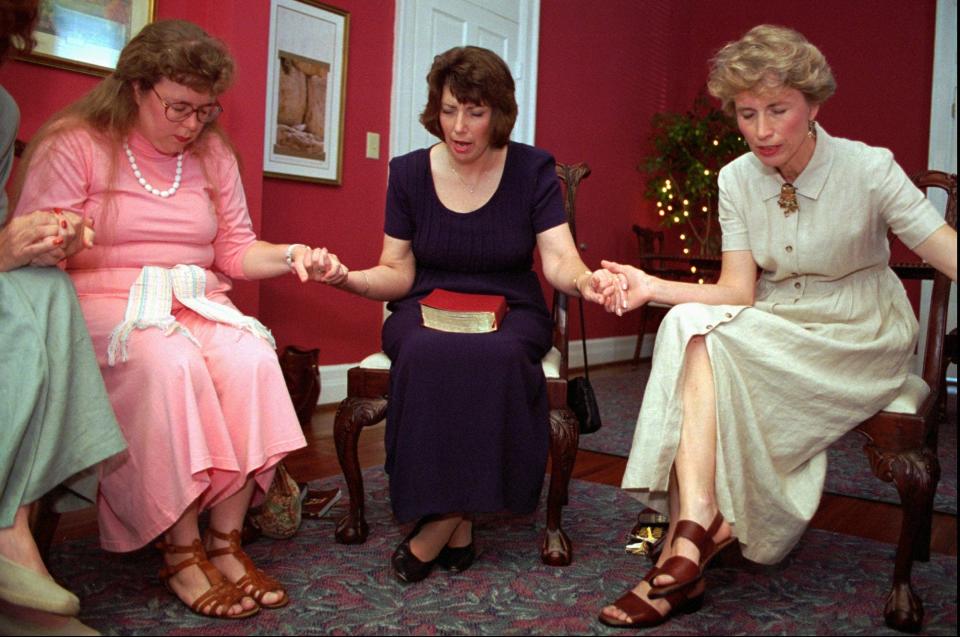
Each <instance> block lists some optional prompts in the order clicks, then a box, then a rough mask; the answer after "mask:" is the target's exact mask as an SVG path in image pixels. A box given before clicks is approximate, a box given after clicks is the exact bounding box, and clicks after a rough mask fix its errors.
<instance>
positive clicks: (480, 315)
mask: <svg viewBox="0 0 960 637" xmlns="http://www.w3.org/2000/svg"><path fill="white" fill-rule="evenodd" d="M420 313H421V314H422V315H423V325H424V327H429V328H431V329H435V330H440V331H442V332H458V333H460V334H484V333H486V332H495V331H496V330H497V327H498V326H499V325H500V322H501V321H502V320H503V317H504V315H505V314H506V313H507V300H506V299H505V298H504V297H502V296H499V295H494V294H464V293H462V292H451V291H450V290H441V289H439V288H437V289H435V290H434V291H433V292H431V293H430V294H428V295H427V296H425V297H424V298H423V299H421V300H420Z"/></svg>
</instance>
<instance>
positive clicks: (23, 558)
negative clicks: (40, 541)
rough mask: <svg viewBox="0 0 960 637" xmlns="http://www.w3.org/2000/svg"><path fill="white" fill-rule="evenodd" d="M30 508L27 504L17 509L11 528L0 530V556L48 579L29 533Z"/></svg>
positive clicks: (45, 569) (48, 574) (45, 568)
mask: <svg viewBox="0 0 960 637" xmlns="http://www.w3.org/2000/svg"><path fill="white" fill-rule="evenodd" d="M30 506H31V505H29V504H28V505H25V506H22V507H20V508H19V509H17V513H16V514H15V515H14V517H13V526H10V527H7V528H2V529H0V555H2V556H3V557H5V558H7V559H8V560H10V561H11V562H16V563H17V564H19V565H21V566H25V567H26V568H29V569H30V570H31V571H36V572H37V573H40V574H41V575H46V576H47V577H50V573H49V572H48V571H47V567H46V566H45V565H44V563H43V558H41V557H40V551H39V549H37V543H36V541H34V539H33V534H32V533H30V524H29V519H30Z"/></svg>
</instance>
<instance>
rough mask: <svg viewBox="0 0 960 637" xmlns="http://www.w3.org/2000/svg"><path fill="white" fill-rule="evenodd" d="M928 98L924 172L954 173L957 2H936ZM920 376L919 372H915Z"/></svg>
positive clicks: (935, 195)
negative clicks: (927, 128) (927, 144)
mask: <svg viewBox="0 0 960 637" xmlns="http://www.w3.org/2000/svg"><path fill="white" fill-rule="evenodd" d="M930 90H931V96H930V141H929V151H928V154H927V168H930V169H934V170H942V171H945V172H948V173H956V172H957V0H938V1H937V26H936V36H935V41H934V53H933V83H932V87H931V89H930ZM930 199H931V200H932V201H933V202H934V204H935V205H936V206H937V208H938V209H939V210H940V212H941V214H943V211H944V208H945V206H946V196H945V195H944V194H943V193H942V192H940V191H939V189H937V190H935V191H932V192H931V193H930ZM932 289H933V283H932V282H931V281H924V282H923V283H922V285H921V288H920V339H919V343H918V344H917V352H918V354H917V360H916V362H915V369H917V370H920V368H921V367H922V365H923V347H924V344H925V342H926V337H927V334H926V329H927V317H928V316H929V315H930V294H931V291H932ZM956 325H957V285H956V284H953V286H952V291H951V293H950V306H949V308H948V316H947V329H948V330H949V329H951V328H952V327H956ZM917 373H919V371H918V372H917ZM947 376H948V378H951V379H952V383H951V384H952V387H953V390H954V391H955V390H956V382H957V367H956V365H950V367H949V369H948V370H947Z"/></svg>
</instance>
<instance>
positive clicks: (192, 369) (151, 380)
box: [15, 128, 306, 551]
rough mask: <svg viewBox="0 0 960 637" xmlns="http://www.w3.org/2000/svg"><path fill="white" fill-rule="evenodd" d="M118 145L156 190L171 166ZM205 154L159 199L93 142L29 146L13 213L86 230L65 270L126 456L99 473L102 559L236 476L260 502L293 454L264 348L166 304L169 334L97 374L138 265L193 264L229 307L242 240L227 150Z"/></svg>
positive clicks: (61, 137)
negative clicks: (62, 215) (85, 225)
mask: <svg viewBox="0 0 960 637" xmlns="http://www.w3.org/2000/svg"><path fill="white" fill-rule="evenodd" d="M128 141H129V146H130V149H131V151H132V152H133V154H134V156H135V157H136V162H137V164H138V166H139V168H140V170H141V171H142V174H143V177H144V178H145V179H146V181H148V182H149V183H150V184H153V185H155V186H157V187H158V188H159V189H161V190H165V189H167V188H168V187H169V186H170V185H171V184H172V183H173V181H174V176H175V173H176V166H177V158H176V157H175V156H169V155H164V154H162V153H160V152H158V151H157V150H156V149H155V148H154V147H153V146H152V145H151V144H150V142H149V141H147V140H146V139H145V138H144V137H142V136H140V135H139V134H137V133H136V132H134V133H132V134H131V135H130V138H129V140H128ZM208 147H209V149H208V151H207V153H206V156H205V157H204V158H203V159H201V158H200V157H198V156H197V154H196V153H195V152H191V151H190V150H188V151H187V152H186V153H184V156H183V177H182V183H181V185H180V188H179V189H178V190H177V191H176V192H175V193H174V194H173V195H172V196H169V197H166V198H162V197H159V196H157V195H154V194H152V193H150V192H147V191H146V190H145V189H144V188H143V187H142V186H141V185H140V183H138V181H137V178H136V177H135V176H134V174H133V171H132V169H131V166H130V164H129V163H128V160H127V157H126V155H125V154H124V152H123V151H120V152H119V153H117V156H116V157H114V158H113V161H112V162H111V161H110V154H111V153H112V151H111V150H109V149H110V147H109V146H108V145H107V144H106V143H104V142H103V141H102V140H100V139H99V138H98V137H97V136H96V135H95V134H93V133H91V132H89V131H87V130H85V129H83V128H75V129H73V130H69V131H66V132H63V133H60V134H58V135H56V136H55V137H53V138H52V140H51V142H50V143H49V144H48V145H47V146H46V147H44V148H40V149H38V153H37V155H36V158H35V160H34V161H33V162H32V164H31V168H30V172H29V174H28V176H27V179H26V182H25V183H24V188H23V191H22V194H21V197H20V201H19V202H18V206H17V210H16V212H15V214H25V213H27V212H29V211H31V210H36V209H51V208H55V207H58V208H62V209H64V210H74V211H77V212H78V213H82V214H85V215H87V216H88V217H90V218H91V219H93V220H94V222H95V227H96V230H97V236H96V244H97V245H96V246H95V247H94V248H92V249H90V250H84V251H81V252H80V253H78V254H77V255H75V256H74V257H72V258H71V259H69V260H68V261H67V262H66V270H67V272H68V273H69V274H70V277H71V278H72V280H73V282H74V285H75V286H76V289H77V296H78V298H79V300H80V307H81V309H82V311H83V314H84V317H85V319H86V321H87V327H88V329H89V331H90V336H91V338H92V340H93V345H94V350H95V352H96V356H97V361H98V363H99V365H100V370H101V372H102V373H103V378H104V382H105V384H106V387H107V392H108V394H109V396H110V401H111V403H112V405H113V409H114V411H115V412H116V416H117V420H118V421H119V423H120V426H121V429H122V430H123V433H124V436H125V437H126V439H127V443H128V445H129V451H128V452H127V453H125V454H121V455H119V456H117V457H115V458H114V459H112V460H111V461H110V462H108V463H105V464H104V465H103V467H102V468H101V476H100V479H101V481H100V493H99V496H98V516H99V523H100V541H101V544H102V546H103V547H104V548H105V549H108V550H111V551H131V550H134V549H137V548H140V547H142V546H144V545H145V544H147V543H149V542H150V541H151V540H152V539H154V538H156V537H157V536H158V535H159V534H161V533H162V532H163V531H164V530H166V529H167V528H169V527H170V526H171V525H172V524H173V523H174V522H176V521H177V519H178V518H179V517H180V516H181V515H182V514H183V512H184V511H185V510H186V509H187V507H189V506H190V504H191V503H192V502H194V501H195V500H198V501H199V506H200V509H201V510H203V509H206V508H209V507H212V506H215V505H216V504H218V503H219V502H222V501H223V500H224V499H225V498H227V497H229V496H230V495H232V494H234V493H236V492H237V491H238V490H239V489H240V488H242V486H243V485H244V483H245V482H246V480H247V477H248V476H251V475H252V476H253V477H254V478H255V480H256V482H257V485H258V487H259V489H258V490H257V496H255V497H262V492H263V491H265V490H266V489H267V487H269V484H270V481H271V479H272V477H273V473H274V466H275V465H276V463H277V462H278V461H279V460H280V459H281V458H282V457H283V456H284V455H285V454H287V453H289V452H290V451H292V450H294V449H297V448H300V447H303V446H304V445H305V444H306V443H305V441H304V438H303V434H302V432H301V429H300V425H299V423H298V421H297V417H296V414H295V412H294V409H293V405H292V404H291V402H290V397H289V394H288V393H287V389H286V386H285V384H284V380H283V376H282V374H281V371H280V367H279V364H278V362H277V356H276V354H275V353H274V351H273V349H272V346H271V344H269V343H268V342H267V341H266V340H264V338H262V337H261V336H257V335H256V334H253V333H251V332H249V331H245V330H241V329H238V328H237V327H234V326H233V325H230V324H225V323H222V322H217V321H214V320H209V319H207V318H204V317H203V316H201V315H200V314H197V313H195V312H194V311H193V310H191V309H189V308H187V307H184V306H183V305H182V304H180V303H179V302H178V300H177V298H176V297H174V298H172V304H171V311H170V314H171V315H172V317H173V319H174V320H175V321H176V322H177V324H179V326H180V327H181V328H182V329H179V330H163V329H158V328H157V327H146V328H143V329H133V330H132V331H131V332H130V333H129V336H128V337H127V341H126V343H125V345H126V354H127V356H126V360H115V361H114V364H113V365H110V364H109V363H108V356H107V352H108V347H109V343H110V339H111V333H112V332H113V331H114V329H115V328H116V327H117V326H118V325H120V324H121V323H123V322H124V318H125V312H127V305H128V298H129V296H130V291H131V290H130V288H131V285H132V284H133V283H134V282H135V281H136V280H137V279H138V277H139V276H140V273H141V271H142V269H143V267H144V266H159V267H161V268H173V267H174V266H177V265H181V264H182V265H194V266H199V267H200V268H203V270H204V272H205V275H206V277H205V278H206V281H205V283H206V297H207V298H208V299H210V300H211V301H214V302H215V303H218V304H222V305H224V306H228V307H231V308H232V307H233V305H232V304H231V303H230V300H229V299H228V298H227V296H226V293H227V292H228V291H229V290H230V288H231V282H230V278H229V277H236V278H244V274H243V268H242V262H243V256H244V254H245V253H246V251H247V249H248V248H249V247H250V246H251V245H252V244H253V242H254V241H255V236H254V234H253V230H252V228H251V224H250V218H249V215H248V212H247V205H246V199H245V197H244V193H243V187H242V184H241V182H240V173H239V170H238V167H237V163H236V160H235V158H234V156H233V154H232V152H230V150H229V149H228V148H226V146H225V144H223V143H222V142H221V141H220V140H219V139H217V138H213V139H211V140H210V141H209V142H208ZM111 184H112V188H111ZM201 278H202V277H201ZM223 530H224V531H226V529H223Z"/></svg>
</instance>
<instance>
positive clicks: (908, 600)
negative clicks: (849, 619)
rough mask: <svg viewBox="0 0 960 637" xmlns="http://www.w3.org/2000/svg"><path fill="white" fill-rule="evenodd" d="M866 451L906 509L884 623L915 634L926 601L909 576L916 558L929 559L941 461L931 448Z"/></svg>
mask: <svg viewBox="0 0 960 637" xmlns="http://www.w3.org/2000/svg"><path fill="white" fill-rule="evenodd" d="M866 450H867V454H868V456H869V457H870V465H871V468H872V469H873V472H874V474H876V475H877V477H879V478H880V479H881V480H885V481H887V482H893V483H894V485H895V486H896V487H897V491H898V492H899V494H900V501H901V504H902V507H903V521H902V524H901V527H900V539H899V541H898V543H897V555H896V563H895V565H894V570H893V586H892V588H891V590H890V594H889V595H888V596H887V601H886V604H885V605H884V609H883V615H884V620H885V621H886V624H887V626H889V627H890V628H893V629H895V630H900V631H904V632H911V633H915V632H918V631H919V630H920V627H921V625H922V623H923V602H922V601H921V600H920V597H919V596H917V594H916V593H915V592H914V591H913V586H912V585H911V583H910V575H911V572H912V570H913V560H914V559H917V560H920V561H924V562H925V561H928V560H929V559H930V522H931V517H932V512H933V496H934V493H935V492H936V486H937V483H938V482H939V481H940V461H939V460H938V459H937V456H936V454H935V453H933V452H932V451H931V450H929V449H918V450H912V451H902V452H887V451H883V450H880V449H878V448H877V447H876V446H874V445H867V447H866Z"/></svg>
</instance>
